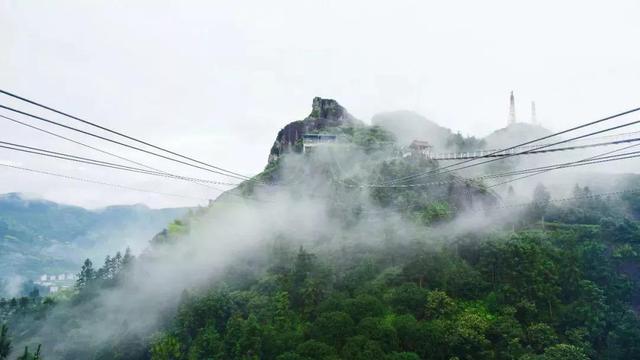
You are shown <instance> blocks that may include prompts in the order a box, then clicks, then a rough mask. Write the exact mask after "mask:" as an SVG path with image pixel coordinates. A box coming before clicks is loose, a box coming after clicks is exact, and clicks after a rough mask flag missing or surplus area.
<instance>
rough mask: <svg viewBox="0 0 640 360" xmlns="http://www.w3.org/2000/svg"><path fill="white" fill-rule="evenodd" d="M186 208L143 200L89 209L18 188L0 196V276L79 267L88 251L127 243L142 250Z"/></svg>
mask: <svg viewBox="0 0 640 360" xmlns="http://www.w3.org/2000/svg"><path fill="white" fill-rule="evenodd" d="M186 212H187V209H184V208H181V209H159V210H155V209H150V208H148V207H146V206H143V205H132V206H111V207H107V208H103V209H99V210H87V209H84V208H81V207H76V206H69V205H62V204H57V203H55V202H51V201H47V200H42V199H32V198H29V197H27V196H25V195H22V194H17V193H11V194H4V195H0V279H1V278H5V279H6V278H10V277H14V276H19V277H21V278H23V279H25V280H26V279H34V278H35V277H37V276H39V275H40V274H42V273H59V272H65V271H74V272H75V271H76V270H77V267H78V265H79V264H80V263H81V262H82V261H83V260H84V258H86V257H88V256H91V257H93V256H95V255H98V254H99V257H102V256H103V254H105V253H109V252H113V251H114V250H116V249H117V250H123V248H124V247H126V246H131V247H132V249H133V250H136V251H138V250H141V249H142V248H143V247H144V246H146V245H145V243H146V240H145V239H149V238H150V237H151V236H152V235H153V234H154V233H156V232H157V231H158V229H161V228H162V227H163V226H164V225H165V224H166V223H167V222H169V221H171V220H173V219H175V218H177V217H180V216H182V215H184V214H185V213H186ZM0 290H1V289H0Z"/></svg>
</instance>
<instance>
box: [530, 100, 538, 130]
mask: <svg viewBox="0 0 640 360" xmlns="http://www.w3.org/2000/svg"><path fill="white" fill-rule="evenodd" d="M531 123H532V124H534V125H538V116H537V115H536V102H535V101H532V102H531Z"/></svg>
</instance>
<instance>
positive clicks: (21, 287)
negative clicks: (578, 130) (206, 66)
mask: <svg viewBox="0 0 640 360" xmlns="http://www.w3.org/2000/svg"><path fill="white" fill-rule="evenodd" d="M511 101H512V104H513V95H512V97H511ZM534 111H535V108H534ZM534 115H535V112H534ZM611 126H613V124H611ZM556 135H557V134H556V133H553V132H551V131H549V130H547V129H546V128H544V127H543V126H542V125H541V124H540V123H539V122H521V121H516V119H515V113H514V117H513V119H510V121H509V123H508V124H507V126H506V127H504V128H502V129H499V130H496V131H494V132H493V133H491V134H490V135H488V136H486V137H482V138H479V137H478V138H476V137H468V136H463V135H461V134H460V133H455V132H453V131H451V130H450V129H448V128H446V127H443V126H441V125H438V124H436V123H435V122H432V121H430V120H428V119H427V118H425V117H423V116H421V115H419V114H416V113H413V112H408V111H397V112H386V113H381V114H378V115H375V116H374V117H373V118H372V120H371V124H367V123H365V122H363V121H361V120H359V119H358V118H356V117H354V116H352V115H351V114H349V112H347V110H346V109H345V108H343V107H342V106H341V105H340V104H339V103H338V102H337V101H335V100H331V99H324V98H319V97H317V98H315V99H313V101H312V110H311V113H310V114H309V115H308V116H307V117H305V118H304V119H303V120H299V121H294V122H291V123H289V124H287V125H286V126H284V127H283V128H282V129H281V130H280V131H279V132H278V133H277V135H276V139H275V141H274V143H273V146H272V147H271V150H270V151H269V153H268V154H264V155H265V158H266V160H267V164H266V167H265V168H264V170H263V171H262V172H261V173H260V174H258V175H256V176H252V177H244V178H243V177H240V176H239V175H238V174H235V173H232V172H227V174H235V175H236V176H237V177H238V179H237V180H238V184H237V185H234V186H233V187H232V188H231V189H230V190H227V191H225V192H224V193H222V194H221V195H220V196H219V197H218V198H216V199H215V200H211V201H209V203H208V205H206V206H195V207H191V208H171V209H160V210H157V209H150V208H148V207H146V206H142V205H136V206H113V207H108V208H103V209H98V210H87V209H84V208H80V207H75V206H67V205H62V204H57V203H54V202H51V201H47V200H43V199H38V198H35V197H33V196H28V195H25V194H15V193H14V194H6V195H2V196H0V285H1V286H0V291H1V292H0V324H2V325H1V326H2V331H1V332H0V359H12V360H13V359H15V358H19V359H25V360H26V359H46V360H53V359H69V360H75V359H77V360H85V359H96V360H97V359H100V360H107V359H114V360H115V359H139V360H143V359H144V360H147V359H152V360H199V359H273V360H329V359H366V360H375V359H380V360H414V359H415V360H418V359H429V360H431V359H433V360H453V359H459V360H462V359H500V360H502V359H504V360H507V359H519V360H560V359H563V360H564V359H566V360H569V359H576V360H586V359H608V360H613V359H625V360H629V359H638V358H640V342H639V341H638V340H639V339H640V318H639V314H638V312H639V311H640V286H639V285H640V284H639V281H640V175H639V174H635V173H634V171H633V170H634V169H628V171H622V172H620V171H618V172H612V171H610V170H611V169H620V166H622V165H620V164H623V163H624V161H620V162H618V161H619V160H624V159H626V157H628V156H633V155H629V153H624V154H620V153H616V151H619V150H622V149H624V148H629V147H631V146H633V144H634V143H633V142H629V141H632V140H629V139H631V138H633V136H627V137H624V138H620V137H616V138H608V137H606V136H609V135H611V134H609V133H607V134H605V133H602V134H594V135H593V140H592V141H591V142H584V140H580V139H573V138H572V136H573V134H569V133H567V134H561V136H557V137H555V136H556ZM596 138H597V139H596ZM538 139H543V140H540V143H539V145H540V147H539V148H535V149H534V148H532V147H528V148H527V147H524V146H525V145H528V142H531V141H534V140H538ZM589 139H591V138H588V139H587V140H589ZM621 139H622V140H621ZM633 139H635V138H633ZM574 140H575V141H578V140H580V141H582V142H580V143H578V142H574ZM633 141H635V140H633ZM517 144H524V145H521V146H523V147H514V148H515V150H511V152H509V151H508V150H510V147H511V146H515V145H517ZM602 144H604V145H602ZM612 144H613V145H619V146H624V148H620V149H618V148H616V149H617V150H611V149H612V148H611V147H606V148H604V147H602V146H605V145H606V146H610V145H612ZM629 144H632V145H629ZM569 146H571V147H572V148H571V149H570V148H569ZM543 148H544V149H546V151H544V152H543V151H542V149H543ZM574 148H576V149H577V148H580V149H581V150H580V152H579V153H578V155H577V157H576V158H569V157H567V156H566V153H567V152H571V151H573V150H574ZM501 149H502V150H501ZM505 149H506V150H505ZM532 149H533V150H532ZM479 151H484V152H482V153H480V154H481V155H477V154H479ZM450 154H454V155H450ZM473 154H476V155H473ZM487 154H488V156H487ZM613 154H616V155H613ZM447 156H452V157H453V159H451V160H456V161H451V160H448V159H445V157H447ZM473 156H476V158H474V157H473ZM549 164H551V165H549ZM596 164H597V165H596ZM199 166H204V165H203V164H199ZM215 171H220V170H219V169H217V168H216V170H215ZM149 172H151V170H149ZM163 174H164V175H163V176H169V175H171V174H169V173H166V172H165V173H163ZM535 175H540V176H535ZM181 180H184V178H183V179H181ZM189 181H193V182H195V183H197V184H198V185H203V184H204V185H206V186H209V185H211V183H206V182H204V181H203V180H199V179H191V180H189ZM214 185H215V184H214Z"/></svg>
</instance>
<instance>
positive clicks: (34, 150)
mask: <svg viewBox="0 0 640 360" xmlns="http://www.w3.org/2000/svg"><path fill="white" fill-rule="evenodd" d="M0 144H5V145H0V148H4V149H8V150H15V151H20V152H25V153H30V154H35V155H41V156H46V157H51V158H56V159H62V160H68V161H73V162H79V163H84V164H89V165H95V166H101V167H107V168H112V169H116V170H123V171H129V172H134V173H141V174H146V175H153V176H160V177H166V178H171V179H178V180H184V181H189V182H202V183H210V184H217V185H229V186H233V185H237V184H232V183H224V182H219V181H213V180H205V179H197V178H190V177H185V176H178V175H173V174H167V173H162V172H156V171H150V170H145V169H140V168H135V167H131V166H127V165H121V164H116V163H111V162H108V161H101V160H95V159H90V158H85V157H82V156H75V155H70V154H65V153H60V152H56V151H51V150H46V149H41V148H36V147H32V146H26V145H20V144H14V143H9V142H5V141H0ZM211 188H212V189H214V190H217V191H220V192H224V191H225V190H222V189H218V188H215V187H211Z"/></svg>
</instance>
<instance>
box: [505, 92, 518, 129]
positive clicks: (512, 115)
mask: <svg viewBox="0 0 640 360" xmlns="http://www.w3.org/2000/svg"><path fill="white" fill-rule="evenodd" d="M515 122H516V100H515V98H514V97H513V91H511V96H510V97H509V123H508V124H507V125H511V124H515Z"/></svg>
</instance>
